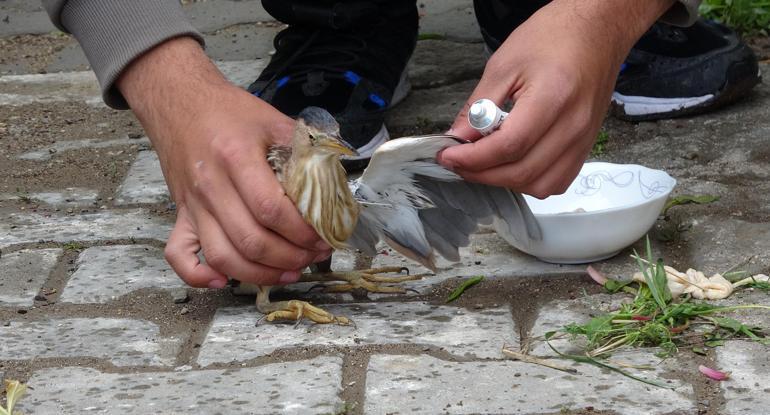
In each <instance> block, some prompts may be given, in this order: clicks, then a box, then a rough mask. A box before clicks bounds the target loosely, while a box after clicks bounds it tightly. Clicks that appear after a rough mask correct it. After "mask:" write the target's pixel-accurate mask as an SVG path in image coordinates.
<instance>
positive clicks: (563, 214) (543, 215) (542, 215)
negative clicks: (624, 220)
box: [528, 161, 677, 218]
mask: <svg viewBox="0 0 770 415" xmlns="http://www.w3.org/2000/svg"><path fill="white" fill-rule="evenodd" d="M588 164H591V165H595V166H601V165H607V166H612V167H629V168H634V167H641V168H643V169H645V170H650V171H654V172H660V173H663V174H664V175H665V176H666V177H668V178H669V179H671V180H672V181H673V183H672V184H671V188H670V189H668V191H667V192H664V193H661V194H660V195H658V196H654V197H651V198H650V199H648V200H646V201H644V202H643V203H640V204H636V205H621V206H614V207H610V208H605V209H600V210H592V211H590V212H560V213H535V212H532V214H533V215H535V217H536V218H546V217H553V216H558V217H571V216H588V215H593V214H597V213H609V212H614V211H619V210H623V209H628V208H630V207H634V206H645V205H647V204H650V203H653V202H656V201H658V200H659V199H660V198H667V197H668V195H669V194H671V192H672V191H673V190H674V187H676V184H677V181H676V179H675V178H673V177H671V175H670V174H668V172H666V171H665V170H659V169H653V168H650V167H647V166H642V165H641V164H633V163H630V164H618V163H610V162H607V161H587V162H585V163H583V166H585V165H588ZM582 172H583V168H581V169H580V172H579V173H578V176H580V173H582ZM578 176H575V179H577V177H578ZM573 183H574V180H573ZM571 185H572V183H570V186H571ZM528 196H529V195H528ZM530 197H532V196H530ZM547 199H548V198H546V199H543V200H547Z"/></svg>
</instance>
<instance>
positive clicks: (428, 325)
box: [198, 302, 514, 366]
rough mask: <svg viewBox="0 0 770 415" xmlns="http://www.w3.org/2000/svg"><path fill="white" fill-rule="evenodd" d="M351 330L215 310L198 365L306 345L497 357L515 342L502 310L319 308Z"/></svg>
mask: <svg viewBox="0 0 770 415" xmlns="http://www.w3.org/2000/svg"><path fill="white" fill-rule="evenodd" d="M324 308H325V309H326V310H328V311H330V312H331V313H333V314H335V315H342V316H346V317H348V318H350V319H352V320H353V321H354V322H355V327H353V326H339V325H334V324H325V325H312V323H308V324H311V325H309V326H307V327H303V329H301V330H294V329H292V328H291V326H290V325H286V324H270V323H264V324H260V325H259V326H257V327H255V323H256V322H257V320H258V319H259V318H260V317H262V315H261V314H260V313H258V312H257V310H256V309H255V308H254V307H241V308H227V309H220V310H218V311H217V314H216V316H215V317H214V322H213V323H212V325H211V329H209V332H208V334H207V335H206V339H205V341H204V342H203V345H202V346H201V351H200V354H199V355H198V364H200V365H201V366H208V365H211V364H213V363H227V362H232V361H244V360H248V359H252V358H255V357H259V356H264V355H267V354H270V353H272V352H273V351H275V350H278V349H288V348H297V347H299V348H301V347H309V346H355V345H368V344H402V343H403V344H420V345H430V346H435V347H439V348H443V349H446V351H448V352H449V353H453V354H456V355H460V356H467V357H478V358H492V357H498V356H500V347H501V346H502V345H503V343H508V344H512V343H513V342H514V327H513V320H512V317H511V313H510V311H509V310H508V309H506V308H496V309H486V310H482V311H477V312H472V311H467V310H464V309H461V308H455V307H448V306H432V305H429V304H425V303H417V302H414V303H384V304H348V305H333V306H328V307H326V306H324Z"/></svg>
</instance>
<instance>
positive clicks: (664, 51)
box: [611, 19, 760, 121]
mask: <svg viewBox="0 0 770 415" xmlns="http://www.w3.org/2000/svg"><path fill="white" fill-rule="evenodd" d="M759 81H760V75H759V67H758V65H757V58H756V56H755V55H754V53H753V52H752V50H751V48H749V47H748V46H747V45H746V44H745V43H743V42H741V40H740V39H739V38H738V36H737V35H736V34H735V32H733V31H732V30H730V29H728V28H727V27H725V26H723V25H720V24H718V23H715V22H710V21H706V20H702V19H701V20H698V21H697V22H696V23H695V24H694V25H693V26H690V27H686V28H682V27H674V26H669V25H666V24H662V23H656V24H655V25H653V26H652V28H650V30H649V31H648V32H647V33H646V34H645V35H644V36H642V38H641V39H639V41H638V42H637V44H636V45H635V46H634V48H633V49H631V52H630V54H629V56H628V58H627V59H626V61H625V63H624V64H623V67H622V69H621V72H620V75H619V76H618V81H617V84H616V85H615V93H614V94H613V95H612V108H611V110H612V114H613V115H615V116H616V117H618V118H621V119H624V120H629V121H641V120H655V119H661V118H671V117H676V116H681V115H691V114H698V113H702V112H707V111H711V110H713V109H715V108H717V107H719V106H722V105H724V104H727V103H730V102H733V101H735V100H736V99H738V98H740V97H743V96H745V95H746V94H747V93H748V92H749V90H751V88H752V87H754V85H756V84H757V83H759Z"/></svg>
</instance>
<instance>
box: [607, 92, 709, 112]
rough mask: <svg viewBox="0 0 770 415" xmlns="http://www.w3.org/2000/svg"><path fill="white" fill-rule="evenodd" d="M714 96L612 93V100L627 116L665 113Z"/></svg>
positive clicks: (698, 103)
mask: <svg viewBox="0 0 770 415" xmlns="http://www.w3.org/2000/svg"><path fill="white" fill-rule="evenodd" d="M713 98H714V94H707V95H703V96H699V97H686V98H654V97H643V96H633V95H623V94H620V93H618V92H613V93H612V102H613V103H614V104H615V105H618V106H621V107H623V112H625V113H626V115H629V116H638V115H652V114H667V113H672V112H677V111H681V110H683V109H686V108H691V107H695V106H697V105H700V104H703V103H704V102H707V101H709V100H711V99H713Z"/></svg>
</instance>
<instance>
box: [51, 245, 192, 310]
mask: <svg viewBox="0 0 770 415" xmlns="http://www.w3.org/2000/svg"><path fill="white" fill-rule="evenodd" d="M77 266H78V268H77V270H76V271H75V273H74V274H72V277H71V278H70V279H69V281H68V282H67V286H66V287H64V291H63V292H62V295H61V297H60V298H59V301H61V302H65V303H80V304H82V303H106V302H108V301H110V300H114V299H115V298H118V297H120V296H122V295H125V294H129V293H130V292H132V291H136V290H139V289H142V288H162V289H173V288H181V287H185V286H186V285H185V283H184V282H182V280H181V279H179V277H177V276H176V274H175V273H174V271H173V270H172V269H171V267H170V266H169V265H168V264H167V263H166V261H165V259H163V250H161V249H160V248H156V247H153V246H149V245H113V246H97V247H93V248H88V249H86V250H85V251H83V252H82V253H81V254H80V256H79V257H78V261H77Z"/></svg>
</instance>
